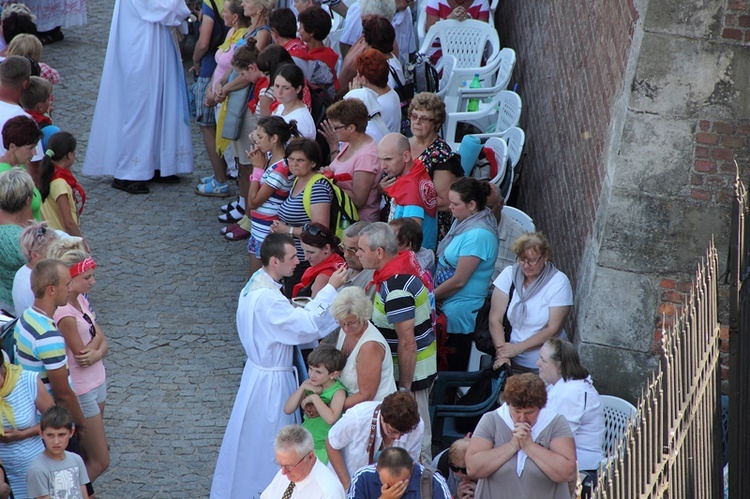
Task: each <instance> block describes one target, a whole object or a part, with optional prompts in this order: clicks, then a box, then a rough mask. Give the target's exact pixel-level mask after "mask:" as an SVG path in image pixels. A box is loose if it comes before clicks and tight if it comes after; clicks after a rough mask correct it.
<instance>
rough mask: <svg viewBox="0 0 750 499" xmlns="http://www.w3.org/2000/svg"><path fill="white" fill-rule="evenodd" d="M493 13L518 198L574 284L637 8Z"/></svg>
mask: <svg viewBox="0 0 750 499" xmlns="http://www.w3.org/2000/svg"><path fill="white" fill-rule="evenodd" d="M497 17H498V18H497V19H496V25H497V27H498V32H499V34H500V40H501V43H502V44H503V46H508V47H511V48H513V49H514V50H516V53H517V58H518V62H517V65H516V70H515V73H514V77H513V79H512V80H511V88H512V86H513V84H514V83H518V93H519V94H520V95H521V98H522V100H523V115H522V117H521V126H522V127H523V129H524V130H525V131H526V134H527V142H526V148H525V152H526V154H527V155H526V157H525V159H524V163H523V170H522V178H521V183H520V190H519V198H518V205H519V207H520V208H522V209H523V210H525V211H527V212H528V213H529V214H530V215H531V216H532V217H533V218H534V219H535V222H536V223H537V227H538V228H539V229H540V230H542V231H544V232H545V233H546V234H547V235H548V236H549V237H550V240H551V242H552V245H553V250H554V260H555V262H556V264H557V265H558V266H559V267H560V268H561V269H562V270H563V271H564V272H565V273H566V274H567V275H568V276H569V277H570V278H571V280H572V281H573V285H574V289H575V285H576V277H577V274H578V270H579V266H580V262H581V258H582V255H583V251H584V247H585V244H586V242H587V240H588V239H590V237H591V236H592V231H593V226H594V220H595V218H596V210H597V207H598V205H599V198H600V195H601V190H602V182H603V179H604V174H605V164H604V154H605V152H606V149H607V146H608V143H607V141H608V139H609V133H610V124H611V121H612V120H611V118H612V116H611V113H612V109H613V106H614V103H615V99H616V98H617V97H618V96H619V95H620V94H621V92H622V87H623V77H624V73H625V69H626V64H627V61H628V56H629V53H630V45H631V42H632V38H633V31H634V27H635V22H636V21H637V19H638V13H637V11H636V8H635V5H634V3H633V0H624V1H623V0H599V1H596V2H529V1H527V0H506V1H505V2H501V5H500V7H499V8H498V14H497Z"/></svg>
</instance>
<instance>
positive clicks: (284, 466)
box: [273, 452, 312, 473]
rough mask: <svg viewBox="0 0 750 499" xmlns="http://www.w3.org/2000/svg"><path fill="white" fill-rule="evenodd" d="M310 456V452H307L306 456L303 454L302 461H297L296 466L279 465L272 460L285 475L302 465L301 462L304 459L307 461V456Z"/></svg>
mask: <svg viewBox="0 0 750 499" xmlns="http://www.w3.org/2000/svg"><path fill="white" fill-rule="evenodd" d="M310 454H312V452H308V453H307V454H305V455H304V456H302V459H300V460H299V461H297V464H294V465H292V464H281V463H280V462H278V461H277V460H275V459H274V460H273V462H274V463H276V465H277V466H278V467H279V468H281V469H282V470H284V471H286V472H287V473H291V472H292V471H294V468H296V467H297V466H299V465H300V464H302V461H304V460H305V459H307V456H309V455H310Z"/></svg>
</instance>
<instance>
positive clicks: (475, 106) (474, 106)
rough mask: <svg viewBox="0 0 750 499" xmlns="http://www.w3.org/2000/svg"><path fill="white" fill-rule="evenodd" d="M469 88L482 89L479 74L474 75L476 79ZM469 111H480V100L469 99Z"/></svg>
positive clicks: (467, 108)
mask: <svg viewBox="0 0 750 499" xmlns="http://www.w3.org/2000/svg"><path fill="white" fill-rule="evenodd" d="M469 88H482V82H481V81H479V73H477V74H475V75H474V79H473V80H471V85H469ZM466 110H467V111H472V112H473V111H479V99H469V103H468V105H467V106H466Z"/></svg>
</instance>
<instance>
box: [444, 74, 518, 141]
mask: <svg viewBox="0 0 750 499" xmlns="http://www.w3.org/2000/svg"><path fill="white" fill-rule="evenodd" d="M481 92H484V93H481ZM473 96H474V97H475V98H481V97H485V98H490V99H491V100H490V102H489V104H482V105H480V108H479V111H473V112H472V111H464V112H457V113H448V115H447V116H446V120H445V124H444V125H443V138H444V139H445V141H446V142H448V145H450V146H451V148H452V149H453V150H457V149H458V142H457V141H456V128H457V127H458V124H459V123H470V124H472V125H474V126H476V127H477V128H479V129H480V130H481V131H482V133H480V134H476V135H477V136H479V137H480V138H489V137H492V136H495V135H497V136H499V135H500V134H501V133H503V132H505V131H506V130H507V129H509V128H510V127H513V126H516V125H518V121H519V120H520V118H521V108H522V104H521V97H519V95H518V94H517V93H515V92H511V91H510V90H502V91H500V92H497V94H491V93H487V92H486V91H485V89H483V88H482V89H475V93H474V94H473ZM459 105H461V104H459ZM493 123H494V130H492V133H487V132H488V130H489V129H490V127H491V125H492V124H493Z"/></svg>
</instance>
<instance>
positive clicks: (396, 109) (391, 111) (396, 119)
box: [378, 88, 401, 132]
mask: <svg viewBox="0 0 750 499" xmlns="http://www.w3.org/2000/svg"><path fill="white" fill-rule="evenodd" d="M378 104H380V107H382V108H383V110H382V111H381V112H380V114H381V116H383V119H384V120H385V124H386V126H387V127H388V131H389V132H399V131H401V99H400V98H399V97H398V94H397V93H396V91H395V90H393V88H391V91H390V92H388V93H387V94H383V95H379V96H378Z"/></svg>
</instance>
